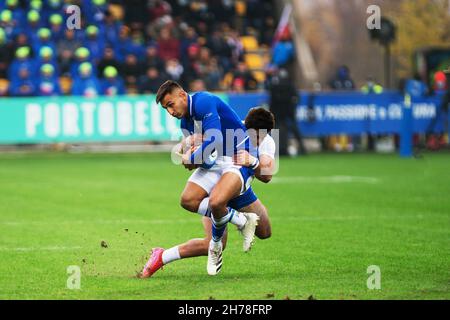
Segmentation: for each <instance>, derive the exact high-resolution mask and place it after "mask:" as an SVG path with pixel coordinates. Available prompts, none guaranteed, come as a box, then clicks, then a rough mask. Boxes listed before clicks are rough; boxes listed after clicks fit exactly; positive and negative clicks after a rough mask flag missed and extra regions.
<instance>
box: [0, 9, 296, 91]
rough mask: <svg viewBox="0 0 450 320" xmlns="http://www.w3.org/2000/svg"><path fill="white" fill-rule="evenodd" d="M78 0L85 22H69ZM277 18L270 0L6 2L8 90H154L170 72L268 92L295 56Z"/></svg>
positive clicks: (193, 85) (2, 75) (1, 84)
mask: <svg viewBox="0 0 450 320" xmlns="http://www.w3.org/2000/svg"><path fill="white" fill-rule="evenodd" d="M69 5H78V6H79V7H80V8H81V25H80V28H79V29H73V30H71V29H69V28H67V26H66V21H67V19H69V18H70V16H71V15H70V14H68V13H67V8H68V6H69ZM274 16H275V14H274V5H273V1H271V0H247V1H231V0H211V1H205V0H194V1H185V0H173V1H169V0H167V1H164V0H127V1H121V0H111V1H106V0H70V1H67V0H66V1H63V0H30V1H20V0H2V1H1V2H0V95H1V96H52V95H70V94H71V95H81V96H95V95H116V94H147V93H155V92H156V90H157V89H158V87H159V85H160V84H161V83H162V82H163V81H165V80H167V79H173V80H176V81H179V82H180V83H181V84H182V85H183V86H185V87H186V88H188V89H190V90H192V91H198V90H210V91H222V90H226V91H234V92H244V91H251V90H258V89H264V88H265V86H266V73H267V70H269V71H270V70H271V69H273V68H277V67H283V66H286V65H287V64H289V63H290V61H291V60H293V59H292V58H293V45H292V43H291V41H290V34H289V32H288V31H286V32H283V33H282V34H280V35H279V37H278V38H277V39H274V34H275V31H276V27H277V25H276V21H275V18H274ZM274 40H276V42H277V43H276V44H275V45H273V44H274V43H273V42H274Z"/></svg>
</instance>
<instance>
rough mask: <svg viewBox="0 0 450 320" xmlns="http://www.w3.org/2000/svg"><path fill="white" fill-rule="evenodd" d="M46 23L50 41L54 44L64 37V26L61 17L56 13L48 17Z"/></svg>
mask: <svg viewBox="0 0 450 320" xmlns="http://www.w3.org/2000/svg"><path fill="white" fill-rule="evenodd" d="M48 22H49V28H50V31H51V33H52V40H53V41H54V42H55V43H56V42H58V41H59V40H60V39H62V38H63V36H64V30H65V25H64V21H63V17H62V16H61V15H60V14H58V13H54V14H52V15H50V17H49V18H48Z"/></svg>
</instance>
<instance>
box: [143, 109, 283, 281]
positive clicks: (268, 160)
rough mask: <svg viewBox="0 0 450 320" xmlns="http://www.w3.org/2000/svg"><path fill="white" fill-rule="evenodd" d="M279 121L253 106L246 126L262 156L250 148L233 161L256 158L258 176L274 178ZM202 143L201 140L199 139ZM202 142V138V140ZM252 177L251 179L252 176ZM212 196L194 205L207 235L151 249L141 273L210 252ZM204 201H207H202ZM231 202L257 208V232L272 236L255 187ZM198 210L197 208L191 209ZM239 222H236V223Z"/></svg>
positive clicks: (238, 207) (252, 162)
mask: <svg viewBox="0 0 450 320" xmlns="http://www.w3.org/2000/svg"><path fill="white" fill-rule="evenodd" d="M274 125H275V119H274V116H273V114H272V113H271V112H270V111H267V110H265V109H263V108H253V109H251V110H250V112H249V113H248V115H247V117H246V119H245V126H246V127H247V129H249V135H250V138H251V139H252V142H253V143H254V145H256V146H257V150H258V152H257V155H258V158H257V159H256V158H255V157H253V156H251V155H250V154H249V153H248V152H247V151H245V150H240V151H238V153H237V154H235V155H234V157H233V161H234V163H235V164H236V165H240V166H245V167H251V166H254V165H255V163H256V162H259V165H258V166H257V168H256V170H255V172H254V175H255V177H256V178H257V179H258V180H260V181H262V182H264V183H268V182H270V180H271V178H272V174H273V172H274V170H275V151H276V146H275V141H274V139H273V138H272V137H271V135H270V132H271V130H272V129H273V127H274ZM191 138H192V140H191V141H189V142H188V144H190V143H193V144H195V141H194V140H196V138H197V140H198V136H197V137H194V136H191ZM197 143H198V142H197ZM200 143H201V142H200ZM250 181H251V180H250ZM208 200H209V199H208V198H206V199H204V200H202V201H201V202H200V203H198V204H197V205H194V204H193V206H194V207H198V208H199V209H198V210H197V211H196V212H197V213H199V214H200V215H201V216H203V219H202V222H203V226H204V231H205V237H204V238H202V239H191V240H189V241H187V242H186V243H183V244H180V245H177V246H174V247H172V248H170V249H167V250H165V249H163V248H154V249H153V250H152V253H151V257H150V259H149V261H148V262H147V264H146V265H145V267H144V269H143V271H142V273H141V277H143V278H147V277H151V276H152V275H153V274H154V273H155V272H156V271H158V270H159V269H160V268H162V267H163V266H164V265H166V264H168V263H170V262H173V261H176V260H179V259H185V258H190V257H198V256H205V255H208V249H209V243H210V241H211V238H212V233H211V219H210V214H211V211H210V210H209V209H208V206H207V202H208ZM202 204H203V205H202ZM228 206H230V207H231V208H233V209H235V210H237V211H239V212H254V213H256V214H257V215H258V216H259V223H258V225H257V227H256V232H255V234H256V236H257V237H258V238H260V239H267V238H269V237H270V236H271V225H270V220H269V216H268V213H267V209H266V208H265V206H264V205H263V204H262V203H261V201H260V200H259V199H258V198H257V197H256V195H255V194H254V192H253V190H252V188H251V187H249V188H248V189H247V191H246V192H245V193H244V194H242V195H240V196H239V197H237V198H235V199H233V200H232V201H230V202H229V203H228ZM191 211H195V210H191ZM235 224H236V223H235ZM236 225H237V228H238V230H239V229H241V228H242V225H239V224H236ZM226 241H227V235H226V233H225V235H224V237H223V239H222V242H223V248H225V246H226Z"/></svg>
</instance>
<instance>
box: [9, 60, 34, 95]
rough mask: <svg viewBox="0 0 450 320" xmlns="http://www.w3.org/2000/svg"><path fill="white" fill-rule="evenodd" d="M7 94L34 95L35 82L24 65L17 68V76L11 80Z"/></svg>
mask: <svg viewBox="0 0 450 320" xmlns="http://www.w3.org/2000/svg"><path fill="white" fill-rule="evenodd" d="M9 94H10V95H11V96H13V97H30V96H34V95H36V83H35V82H34V81H33V79H32V77H31V75H30V71H29V69H28V68H26V67H21V68H20V69H18V73H17V77H14V79H12V80H11V82H10V85H9Z"/></svg>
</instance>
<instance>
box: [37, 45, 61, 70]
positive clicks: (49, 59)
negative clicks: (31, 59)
mask: <svg viewBox="0 0 450 320" xmlns="http://www.w3.org/2000/svg"><path fill="white" fill-rule="evenodd" d="M44 64H50V65H52V66H53V69H54V72H55V74H59V70H58V64H57V62H56V59H55V57H54V52H53V50H52V48H50V47H42V48H41V50H40V51H39V56H38V57H37V58H36V66H42V65H44Z"/></svg>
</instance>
